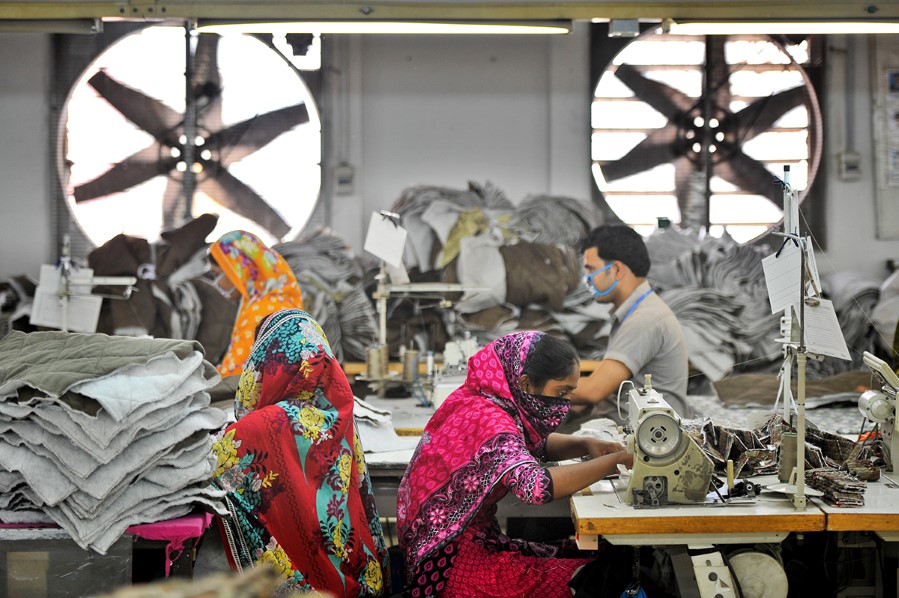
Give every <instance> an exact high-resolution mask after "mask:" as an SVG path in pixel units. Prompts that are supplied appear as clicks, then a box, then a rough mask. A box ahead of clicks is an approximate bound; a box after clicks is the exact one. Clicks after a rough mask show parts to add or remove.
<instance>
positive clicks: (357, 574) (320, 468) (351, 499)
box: [213, 309, 388, 597]
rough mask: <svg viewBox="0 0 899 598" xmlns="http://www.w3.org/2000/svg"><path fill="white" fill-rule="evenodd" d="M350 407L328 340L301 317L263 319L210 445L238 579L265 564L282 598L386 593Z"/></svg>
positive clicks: (383, 561) (382, 554)
mask: <svg viewBox="0 0 899 598" xmlns="http://www.w3.org/2000/svg"><path fill="white" fill-rule="evenodd" d="M353 405H354V398H353V393H352V390H351V389H350V385H349V382H347V379H346V375H345V374H344V373H343V370H342V369H341V367H340V364H338V363H337V360H336V359H334V355H333V353H332V352H331V348H330V347H329V346H328V341H327V340H326V339H325V336H324V333H323V332H322V331H321V328H319V326H318V324H317V323H316V322H315V320H313V319H312V317H311V316H310V315H309V314H307V313H306V312H304V311H301V310H298V309H288V310H283V311H280V312H277V313H275V314H273V315H271V316H269V317H268V318H266V319H265V320H264V322H263V324H262V326H261V328H260V331H259V338H258V339H257V340H256V342H255V344H254V345H253V350H252V352H251V353H250V358H249V360H248V361H247V364H246V366H245V367H244V370H243V373H242V374H241V377H240V383H239V385H238V391H237V397H236V399H235V405H234V412H235V415H236V416H237V422H236V423H234V424H232V425H230V426H228V428H226V429H225V430H224V432H223V433H222V435H221V437H220V438H219V439H218V440H217V441H216V442H215V444H214V445H213V453H214V454H215V456H216V457H217V463H218V466H217V468H216V471H215V473H214V481H215V484H216V485H217V486H219V487H220V488H222V489H223V490H225V491H227V496H226V504H227V506H228V510H229V511H230V513H231V516H230V517H228V518H224V519H222V521H221V522H222V526H223V528H224V531H225V535H226V537H227V543H226V544H227V545H226V547H225V548H226V551H227V553H228V556H229V559H230V560H231V562H232V564H233V565H234V566H235V568H237V569H238V570H242V569H243V568H245V567H252V566H254V565H255V564H257V563H266V564H268V565H271V566H273V567H275V569H277V570H278V571H279V572H280V573H281V575H282V577H283V578H284V581H283V584H282V586H281V588H280V592H279V593H282V592H283V593H289V592H292V591H295V590H298V591H306V590H318V591H321V592H328V593H330V594H333V595H334V596H345V597H355V596H380V595H382V594H383V593H384V590H385V588H386V587H387V585H388V583H387V582H388V579H387V575H386V573H387V550H386V548H385V545H384V537H383V535H382V532H381V523H380V520H379V519H378V512H377V509H376V508H375V500H374V496H373V494H372V492H371V481H370V480H369V477H368V471H367V470H366V467H365V459H364V458H363V454H362V446H361V445H360V444H359V437H358V435H357V434H356V427H355V423H354V421H353Z"/></svg>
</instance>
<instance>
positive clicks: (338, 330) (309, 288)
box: [274, 229, 378, 361]
mask: <svg viewBox="0 0 899 598" xmlns="http://www.w3.org/2000/svg"><path fill="white" fill-rule="evenodd" d="M274 250H275V251H277V252H278V253H280V254H281V255H282V256H283V257H284V259H285V260H287V263H288V265H290V268H291V269H292V270H293V271H294V274H296V277H297V281H298V282H299V283H300V288H301V289H302V290H303V306H304V308H305V310H306V311H308V312H309V313H310V314H312V316H313V317H314V318H315V319H316V321H317V322H318V323H319V325H320V326H321V327H322V330H324V332H325V336H326V337H327V338H328V342H329V343H330V344H331V350H332V351H333V352H334V355H335V357H337V360H338V361H344V360H345V359H346V360H357V361H364V360H365V352H366V348H367V347H369V346H370V345H373V344H375V343H376V342H377V341H378V317H377V314H376V313H375V308H374V305H373V304H372V302H371V300H370V299H369V298H368V295H367V294H366V293H365V287H364V275H363V265H362V261H361V260H360V259H359V258H358V257H357V256H356V255H355V254H354V253H353V251H352V249H351V248H350V247H349V245H348V244H347V243H346V241H344V240H343V239H342V238H340V237H339V236H338V235H336V234H334V233H333V232H331V231H329V230H326V229H318V230H316V231H314V232H312V233H311V234H309V235H307V236H305V237H303V238H302V239H300V240H298V241H291V242H288V243H281V244H279V245H275V247H274Z"/></svg>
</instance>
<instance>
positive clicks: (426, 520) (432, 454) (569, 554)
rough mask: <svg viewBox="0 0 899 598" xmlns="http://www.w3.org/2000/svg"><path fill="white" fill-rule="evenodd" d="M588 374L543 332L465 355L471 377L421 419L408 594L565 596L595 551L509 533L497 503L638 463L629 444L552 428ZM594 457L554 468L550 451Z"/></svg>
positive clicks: (557, 491) (407, 502)
mask: <svg viewBox="0 0 899 598" xmlns="http://www.w3.org/2000/svg"><path fill="white" fill-rule="evenodd" d="M579 376H580V372H579V367H578V358H577V354H576V353H575V352H574V350H573V349H572V348H571V347H570V346H569V345H567V344H565V343H563V342H562V341H559V340H558V339H555V338H554V337H552V336H549V335H545V334H544V333H542V332H518V333H514V334H509V335H506V336H504V337H502V338H500V339H498V340H496V341H493V342H492V343H490V344H489V345H487V347H485V348H484V349H482V350H481V351H479V352H478V353H476V354H475V355H474V356H472V358H471V359H470V360H469V362H468V377H467V379H466V381H465V384H464V385H462V386H461V387H460V388H459V389H457V390H456V391H455V392H453V393H452V394H451V395H450V396H449V397H448V398H447V399H446V401H444V403H443V404H442V405H441V406H440V408H439V409H438V410H437V412H436V413H435V414H434V416H433V417H432V418H431V419H430V421H429V422H428V425H427V426H426V427H425V430H424V434H423V435H422V439H421V442H420V443H419V445H418V448H417V449H416V451H415V455H414V456H413V458H412V461H411V462H410V463H409V466H408V468H407V469H406V474H405V475H404V476H403V480H402V482H401V483H400V488H399V493H398V497H397V527H398V530H399V540H400V545H401V546H402V548H403V551H404V553H405V556H406V572H407V588H406V591H407V593H408V594H410V595H411V596H415V597H417V596H438V595H439V596H448V597H457V596H471V597H483V596H540V598H553V597H560V598H561V597H569V598H570V596H571V591H570V590H569V588H568V587H567V585H566V584H567V582H568V580H569V579H570V578H571V576H572V575H573V574H574V572H575V571H576V570H577V569H578V568H579V567H581V566H583V565H585V564H586V563H588V562H589V560H590V559H587V558H583V557H581V558H578V557H577V555H576V553H575V552H574V547H573V546H572V545H571V543H570V542H568V541H566V542H563V543H561V544H559V545H553V544H540V543H535V542H526V541H524V540H513V539H511V538H509V537H507V536H506V535H505V534H503V533H502V532H501V530H500V527H499V523H498V521H497V519H496V504H497V502H499V500H500V499H501V498H502V497H503V496H505V495H506V494H508V493H509V492H510V491H511V492H512V493H514V494H515V495H516V496H517V497H518V498H519V499H520V500H522V501H523V502H526V503H529V504H543V503H548V502H550V501H552V500H554V499H558V498H563V497H566V496H569V495H571V494H573V493H574V492H577V491H578V490H580V489H582V488H585V487H587V486H589V485H590V484H592V483H594V482H596V481H598V480H600V479H602V478H604V477H605V476H607V475H609V474H610V473H613V472H614V471H616V467H617V465H618V464H619V463H622V464H626V465H628V466H630V464H631V459H632V456H631V455H630V454H628V453H627V452H624V447H623V446H621V445H619V444H616V443H612V442H603V441H601V440H598V439H595V438H587V437H575V436H568V435H564V434H555V433H553V431H554V430H555V429H556V428H557V427H558V426H559V424H560V423H561V422H562V420H563V419H565V415H566V414H567V412H568V397H569V396H570V395H571V392H572V391H573V390H574V388H575V387H576V386H577V382H578V378H579ZM582 456H590V457H592V459H590V460H588V461H584V462H581V463H575V464H571V465H561V466H555V467H547V466H545V465H542V464H541V462H543V461H547V460H560V459H573V458H577V457H582Z"/></svg>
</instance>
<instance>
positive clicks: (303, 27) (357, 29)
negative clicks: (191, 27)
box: [197, 21, 572, 35]
mask: <svg viewBox="0 0 899 598" xmlns="http://www.w3.org/2000/svg"><path fill="white" fill-rule="evenodd" d="M197 30H198V31H201V32H203V33H219V34H226V33H273V34H276V35H278V34H288V33H315V34H335V33H363V34H377V33H381V34H384V33H390V34H489V35H514V34H526V35H534V34H536V35H540V34H543V35H553V34H555V35H559V34H566V33H571V30H572V24H571V21H495V22H494V21H452V22H451V21H427V22H425V21H421V22H419V21H267V22H234V21H230V22H224V21H200V22H199V23H198V24H197Z"/></svg>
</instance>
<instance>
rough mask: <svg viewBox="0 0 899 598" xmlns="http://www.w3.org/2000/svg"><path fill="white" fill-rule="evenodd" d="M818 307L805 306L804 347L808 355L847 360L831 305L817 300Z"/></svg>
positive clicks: (835, 314) (841, 336) (844, 345)
mask: <svg viewBox="0 0 899 598" xmlns="http://www.w3.org/2000/svg"><path fill="white" fill-rule="evenodd" d="M816 301H818V302H819V303H818V305H808V304H806V306H805V314H804V317H805V326H803V331H804V332H805V347H806V349H807V350H808V352H809V353H817V354H819V355H829V356H830V357H839V358H840V359H845V360H847V361H848V360H849V359H851V357H850V355H849V349H848V347H846V339H845V338H843V331H842V329H841V328H840V321H839V320H838V319H837V312H836V310H834V308H833V303H831V302H830V301H828V300H827V299H817V300H816Z"/></svg>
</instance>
